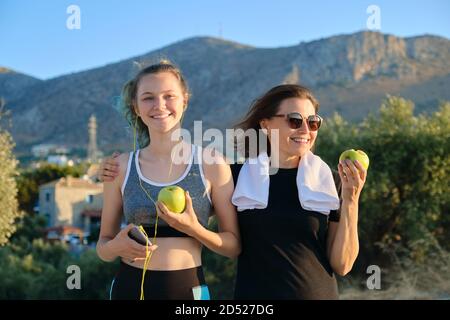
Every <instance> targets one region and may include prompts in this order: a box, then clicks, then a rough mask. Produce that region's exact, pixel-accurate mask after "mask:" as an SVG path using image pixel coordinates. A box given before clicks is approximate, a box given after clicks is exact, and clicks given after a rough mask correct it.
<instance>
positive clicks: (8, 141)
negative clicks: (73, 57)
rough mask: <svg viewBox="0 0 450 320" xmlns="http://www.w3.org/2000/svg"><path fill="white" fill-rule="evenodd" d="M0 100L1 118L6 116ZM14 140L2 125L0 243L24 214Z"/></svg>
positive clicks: (0, 145)
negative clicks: (21, 205) (17, 179)
mask: <svg viewBox="0 0 450 320" xmlns="http://www.w3.org/2000/svg"><path fill="white" fill-rule="evenodd" d="M2 105H3V102H2V101H1V100H0V120H2V117H4V113H3V111H2V110H3V108H2ZM13 148H14V142H13V139H12V137H11V135H10V134H9V132H8V131H6V130H4V129H3V128H1V127H0V245H4V244H5V243H6V242H7V241H8V239H9V237H11V235H12V234H13V233H14V231H15V230H16V226H15V224H14V221H15V219H16V218H19V217H21V216H22V213H21V212H20V211H19V210H18V205H17V185H16V180H15V177H16V175H17V169H16V165H17V161H16V159H15V157H14V154H13V152H12V149H13Z"/></svg>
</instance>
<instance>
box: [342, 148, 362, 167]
mask: <svg viewBox="0 0 450 320" xmlns="http://www.w3.org/2000/svg"><path fill="white" fill-rule="evenodd" d="M345 159H350V160H352V161H355V160H358V162H359V163H360V164H361V165H362V166H363V168H364V169H366V170H367V169H369V157H368V156H367V154H366V153H365V152H364V151H362V150H355V149H350V150H345V151H344V152H342V153H341V156H340V157H339V162H340V161H342V160H345Z"/></svg>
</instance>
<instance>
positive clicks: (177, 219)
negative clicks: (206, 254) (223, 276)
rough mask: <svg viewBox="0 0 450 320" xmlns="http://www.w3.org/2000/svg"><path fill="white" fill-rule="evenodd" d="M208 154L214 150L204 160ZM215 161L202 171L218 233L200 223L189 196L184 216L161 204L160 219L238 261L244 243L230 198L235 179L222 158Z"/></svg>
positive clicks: (204, 162)
mask: <svg viewBox="0 0 450 320" xmlns="http://www.w3.org/2000/svg"><path fill="white" fill-rule="evenodd" d="M205 152H211V150H210V149H205V150H204V159H205ZM207 157H208V156H206V158H207ZM207 159H208V158H207ZM209 160H211V159H209ZM212 160H213V161H203V170H204V173H205V179H206V180H207V181H208V185H209V186H210V188H209V189H210V194H211V201H212V203H213V206H214V211H215V213H216V216H217V220H218V225H219V232H213V231H210V230H208V229H206V228H204V227H203V226H202V225H201V224H200V223H199V222H198V220H197V217H196V215H195V212H194V210H193V209H192V202H191V199H190V197H189V195H188V194H187V196H186V198H187V203H186V208H187V210H186V211H185V212H184V213H183V214H182V215H177V214H174V213H171V212H170V211H168V210H167V208H166V207H165V206H164V205H163V204H162V203H160V202H158V207H159V211H160V213H162V215H161V218H162V219H164V220H165V221H166V222H167V223H168V224H169V225H170V226H172V227H173V228H176V229H178V230H180V231H182V232H185V233H186V234H189V235H190V236H192V237H194V238H196V239H197V240H198V241H200V242H201V243H202V244H203V245H205V246H206V247H208V248H209V249H210V250H212V251H214V252H216V253H218V254H221V255H223V256H227V257H229V258H236V257H237V256H238V255H239V254H240V252H241V242H240V234H239V228H238V222H237V215H236V209H235V207H234V205H233V204H232V203H231V196H232V194H233V190H234V183H233V178H232V175H231V170H230V166H229V165H228V164H227V163H226V161H225V159H224V157H223V156H222V155H221V154H219V153H218V152H214V155H213V159H212ZM211 162H213V163H211Z"/></svg>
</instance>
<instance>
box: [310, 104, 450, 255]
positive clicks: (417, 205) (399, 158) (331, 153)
mask: <svg viewBox="0 0 450 320" xmlns="http://www.w3.org/2000/svg"><path fill="white" fill-rule="evenodd" d="M449 138H450V104H449V103H443V104H442V105H441V106H440V108H439V110H438V111H437V112H435V113H433V114H428V115H427V114H422V115H419V116H415V115H414V105H413V103H412V102H411V101H407V100H405V99H403V98H400V97H391V96H388V97H387V98H386V99H385V101H384V102H383V103H382V105H381V108H380V110H379V112H378V113H377V114H371V115H369V116H368V117H367V118H366V119H365V120H364V121H363V122H362V123H360V124H348V123H345V122H344V121H343V120H342V119H341V118H340V117H339V116H335V117H334V118H333V119H330V120H329V121H327V123H326V125H324V130H321V132H320V136H319V138H318V145H317V150H318V154H319V155H321V156H322V157H323V158H324V159H325V161H327V162H328V163H329V164H330V165H331V166H332V167H336V165H337V162H338V158H339V154H340V153H341V152H342V151H344V150H345V149H347V148H354V149H362V150H364V151H366V152H367V153H368V155H369V157H370V167H369V171H368V176H367V182H366V185H365V187H364V190H363V192H362V194H361V198H360V214H359V216H360V219H359V221H360V224H359V229H360V230H359V231H360V240H361V241H360V242H361V251H360V257H361V258H362V259H363V260H364V261H365V262H370V261H372V262H373V261H374V259H378V260H377V262H380V261H383V260H382V259H381V258H380V255H381V254H382V252H381V250H380V247H383V246H386V245H390V244H401V245H403V246H405V247H406V248H409V249H410V250H409V251H408V252H409V254H410V255H411V256H412V257H413V260H414V261H416V262H425V260H426V257H427V255H428V253H429V252H428V251H429V250H430V248H432V247H434V246H433V245H431V243H432V242H433V241H434V240H438V241H439V242H440V244H441V245H442V246H443V247H444V248H448V243H449V241H448V240H449V235H448V232H445V230H448V227H449V217H448V215H447V214H446V213H448V211H449V202H450V201H449V200H450V194H449V192H448V190H449V187H450V185H449V183H450V139H449ZM423 239H433V240H430V241H428V243H430V245H425V244H423V245H421V246H417V245H414V244H415V243H417V241H419V240H423ZM422 243H423V242H422Z"/></svg>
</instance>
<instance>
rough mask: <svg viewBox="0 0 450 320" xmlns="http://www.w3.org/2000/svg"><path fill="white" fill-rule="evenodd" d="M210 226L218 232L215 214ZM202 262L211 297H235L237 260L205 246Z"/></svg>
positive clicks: (215, 298) (225, 298)
mask: <svg viewBox="0 0 450 320" xmlns="http://www.w3.org/2000/svg"><path fill="white" fill-rule="evenodd" d="M209 228H210V229H211V230H215V231H216V232H217V219H216V217H215V216H214V217H213V218H212V219H211V222H210V225H209ZM202 264H203V270H204V273H205V280H206V283H207V284H208V287H209V290H210V294H211V299H214V300H217V299H220V300H230V299H233V295H234V282H235V274H236V260H233V259H229V258H227V257H222V256H220V255H218V254H217V253H214V252H212V251H210V250H208V249H207V248H205V249H204V250H203V254H202Z"/></svg>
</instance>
